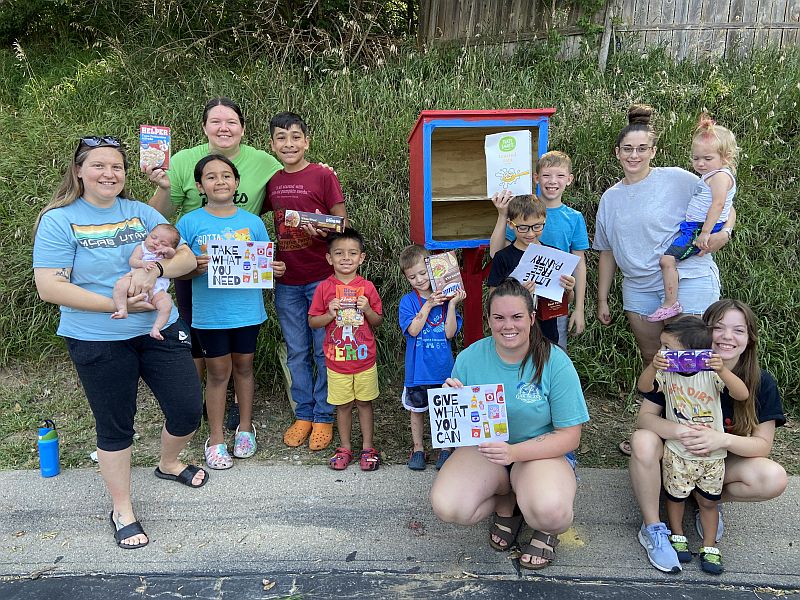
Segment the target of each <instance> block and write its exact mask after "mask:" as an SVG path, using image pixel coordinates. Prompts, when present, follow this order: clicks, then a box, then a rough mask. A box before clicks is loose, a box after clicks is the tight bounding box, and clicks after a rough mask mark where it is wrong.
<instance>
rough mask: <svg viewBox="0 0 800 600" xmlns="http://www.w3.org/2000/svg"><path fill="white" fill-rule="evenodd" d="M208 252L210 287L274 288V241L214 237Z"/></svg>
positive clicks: (209, 244)
mask: <svg viewBox="0 0 800 600" xmlns="http://www.w3.org/2000/svg"><path fill="white" fill-rule="evenodd" d="M206 252H208V287H210V288H227V289H242V290H249V289H255V288H270V289H271V288H272V287H273V286H274V280H273V277H272V258H273V256H274V249H273V243H272V242H238V241H235V240H212V241H210V242H208V246H207V247H206Z"/></svg>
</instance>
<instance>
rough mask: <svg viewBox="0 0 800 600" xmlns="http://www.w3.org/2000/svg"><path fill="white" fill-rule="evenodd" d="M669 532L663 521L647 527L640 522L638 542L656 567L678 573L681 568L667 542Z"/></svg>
mask: <svg viewBox="0 0 800 600" xmlns="http://www.w3.org/2000/svg"><path fill="white" fill-rule="evenodd" d="M670 533H672V532H671V531H670V530H669V529H667V526H666V525H664V523H661V522H659V523H653V524H652V525H648V526H647V527H645V526H644V523H642V526H641V527H640V528H639V543H640V544H641V545H642V547H644V549H645V550H647V558H648V560H649V561H650V564H651V565H653V566H654V567H655V568H656V569H658V570H659V571H664V572H665V573H680V572H681V571H682V570H683V569H682V568H681V563H680V561H679V560H678V554H677V553H676V552H675V548H673V547H672V544H670V543H669V535H670Z"/></svg>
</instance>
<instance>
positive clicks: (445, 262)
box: [425, 250, 464, 298]
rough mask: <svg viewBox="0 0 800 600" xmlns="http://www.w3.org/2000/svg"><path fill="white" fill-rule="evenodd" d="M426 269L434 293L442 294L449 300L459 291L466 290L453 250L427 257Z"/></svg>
mask: <svg viewBox="0 0 800 600" xmlns="http://www.w3.org/2000/svg"><path fill="white" fill-rule="evenodd" d="M425 267H426V268H427V269H428V278H430V280H431V289H432V290H433V291H434V292H442V294H444V295H445V296H447V297H448V298H452V297H453V296H455V295H456V292H457V291H458V290H459V289H464V281H463V280H462V279H461V269H460V268H459V266H458V258H456V253H455V252H453V251H452V250H451V251H450V252H442V253H441V254H432V255H430V256H426V257H425Z"/></svg>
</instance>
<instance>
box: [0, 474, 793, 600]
mask: <svg viewBox="0 0 800 600" xmlns="http://www.w3.org/2000/svg"><path fill="white" fill-rule="evenodd" d="M354 467H355V468H354ZM578 473H579V476H580V483H579V486H578V495H577V499H576V506H575V523H574V525H573V527H572V528H571V529H570V530H569V531H567V532H566V533H564V534H562V535H561V544H560V546H559V548H558V556H557V558H556V560H555V562H554V563H553V564H552V565H551V566H550V567H548V568H547V569H545V570H543V571H540V572H538V573H536V574H528V573H527V572H524V571H523V572H522V573H520V571H519V568H518V565H517V563H516V561H514V560H513V559H512V558H510V557H509V554H508V553H498V552H494V551H493V550H491V548H490V547H489V545H488V544H487V541H486V540H487V531H488V523H487V524H482V525H479V526H475V527H471V528H470V527H461V526H456V525H451V524H446V523H442V522H440V521H439V520H438V519H437V518H436V517H435V516H434V515H433V513H432V511H431V508H430V504H429V502H428V497H427V496H428V491H429V490H430V486H431V482H432V481H433V477H434V475H435V470H433V469H432V468H430V467H429V469H428V470H427V471H424V472H412V471H410V470H409V469H407V468H406V467H405V466H402V465H397V466H395V465H393V466H384V467H381V468H380V469H379V470H378V471H375V472H372V473H363V472H361V471H360V470H358V466H357V464H355V465H351V466H350V467H349V468H348V469H347V470H346V471H343V472H335V471H331V470H330V469H328V468H326V467H324V466H289V465H265V464H258V463H254V462H247V463H244V462H238V461H237V465H236V466H235V467H234V468H233V469H231V470H229V471H224V472H213V473H212V475H211V479H210V481H209V483H208V484H207V485H206V486H204V487H203V488H200V489H190V488H187V487H184V486H182V485H180V484H177V483H174V482H169V481H164V480H160V479H157V478H156V477H155V476H154V475H153V469H150V468H136V469H134V470H133V496H134V505H135V508H136V511H137V515H138V517H139V519H140V521H141V522H142V525H143V526H144V528H145V530H146V531H147V533H148V535H149V537H150V544H149V546H148V547H146V548H143V549H140V550H121V549H118V548H117V547H116V545H115V543H114V540H113V536H112V530H111V525H110V524H109V520H108V514H109V511H110V501H109V499H108V497H107V495H106V493H105V490H104V487H103V482H102V479H101V478H100V474H99V472H98V471H97V469H69V470H66V471H63V472H62V473H61V474H60V475H58V476H57V477H54V478H51V479H43V478H42V477H41V476H40V475H39V472H38V471H4V472H0V515H1V516H0V597H2V598H14V599H16V598H26V599H34V598H38V597H42V598H44V597H47V598H50V599H53V598H59V597H65V598H73V599H74V598H81V600H83V599H84V598H86V599H89V598H108V597H111V596H110V595H109V593H108V589H110V588H106V587H103V585H105V584H104V582H105V583H106V584H110V583H113V584H114V585H116V586H118V587H117V588H115V589H119V590H121V591H120V593H119V594H115V597H117V598H122V597H129V596H127V595H125V593H123V591H124V590H127V589H129V588H130V590H133V591H132V592H131V594H133V595H131V596H130V597H156V596H160V595H162V594H163V593H166V595H167V596H170V597H172V596H175V597H203V598H205V597H209V598H211V597H214V598H222V597H228V598H239V597H241V598H244V597H254V598H267V597H293V595H294V596H295V597H298V598H300V597H339V598H347V597H358V598H369V597H376V598H394V597H406V596H408V597H415V598H421V597H433V596H437V597H441V598H447V597H451V595H452V596H453V597H455V595H458V596H459V597H465V594H464V593H465V591H467V590H472V591H474V592H475V595H476V596H478V595H484V596H485V595H486V594H485V593H484V592H482V591H481V590H486V589H488V588H487V586H490V587H491V586H494V587H491V589H494V590H496V591H497V592H498V593H503V594H504V595H505V596H507V597H508V598H517V597H520V598H521V597H538V596H536V595H535V594H534V593H533V591H532V590H533V589H534V588H535V589H536V590H538V591H537V592H536V594H539V593H544V591H545V590H546V589H550V588H548V587H547V586H555V587H554V588H553V590H551V591H554V590H556V588H557V587H558V586H559V585H566V584H567V583H569V584H570V588H571V589H572V590H573V592H574V593H575V594H576V595H573V596H569V597H574V598H582V597H588V596H589V595H593V597H597V598H603V597H608V598H612V597H622V596H617V595H616V594H617V590H623V589H625V590H628V592H626V593H631V590H638V591H640V592H641V596H640V594H638V593H637V594H635V596H640V597H643V596H647V597H649V598H662V597H664V598H667V597H683V598H701V599H703V600H712V599H714V598H717V597H720V598H721V597H722V596H715V595H714V594H715V593H721V592H727V593H728V595H726V596H724V597H725V598H734V597H739V596H736V595H735V594H738V593H739V592H742V593H745V594H746V595H747V596H746V597H754V596H753V595H752V594H753V593H754V590H755V591H758V592H760V597H761V598H764V597H769V595H770V593H771V592H770V589H772V590H781V591H780V592H775V593H777V594H778V595H782V594H783V593H784V592H783V591H782V590H800V528H799V527H798V526H797V515H798V514H800V485H799V484H800V478H798V477H792V478H790V484H789V488H788V490H787V491H786V493H785V494H784V495H783V496H781V497H780V498H778V499H776V500H773V501H770V502H761V503H754V504H729V505H726V507H725V520H726V527H725V537H724V539H723V540H722V542H721V543H720V550H721V551H722V553H723V557H724V564H725V569H726V571H725V573H724V574H722V575H721V576H717V577H715V576H711V575H707V574H706V573H703V572H702V571H701V570H700V565H699V562H698V561H697V560H695V561H693V562H692V563H689V564H688V565H685V568H684V571H683V572H682V573H680V574H677V575H669V574H664V573H661V572H659V571H657V570H655V569H654V568H653V567H652V566H651V565H650V563H649V562H648V561H647V558H646V554H645V552H644V550H643V549H642V548H641V546H640V545H639V543H638V542H637V540H636V532H637V529H638V527H639V525H640V518H641V517H640V516H639V512H638V510H637V508H636V505H635V503H634V500H633V497H632V493H631V489H630V483H629V480H628V475H627V472H626V471H623V470H613V469H588V468H579V469H578ZM692 516H693V515H692V513H691V511H690V510H687V528H686V531H687V536H688V537H689V541H690V546H691V547H692V548H695V547H697V546H699V540H698V538H697V536H696V534H695V532H694V528H693V527H689V526H688V524H689V522H690V520H691V518H692ZM81 582H84V583H83V584H81ZM109 582H110V583H109ZM531 582H534V583H536V584H537V585H536V586H533V587H531V585H532V583H531ZM545 583H547V585H545ZM272 584H274V585H272ZM59 585H60V586H61V587H59V588H58V589H60V590H61V592H60V593H57V594H54V593H52V591H48V590H50V587H49V586H59ZM81 585H82V586H83V587H81V589H82V590H83V593H77V592H75V591H70V590H72V589H73V588H75V587H76V586H78V587H80V586H81ZM98 585H99V586H101V587H100V588H97V587H96V586H98ZM242 585H243V586H247V589H248V590H250V591H251V592H252V594H253V595H252V596H251V595H247V594H246V593H244V592H242V593H239V592H236V591H234V590H235V589H238V588H237V586H242ZM159 586H161V587H160V588H159ZM170 586H171V587H170ZM353 586H355V587H353ZM358 586H361V587H360V588H359V587H358ZM592 586H599V587H598V588H597V589H594V590H593V589H592ZM95 588H96V589H97V590H106V591H103V592H98V594H97V595H92V594H91V593H90V591H91V590H92V589H95ZM168 588H169V589H171V590H172V593H168V592H165V590H167V589H168ZM195 588H197V590H200V589H202V590H207V591H208V595H205V592H202V593H200V592H198V591H197V590H195V591H194V592H191V593H190V591H191V590H193V589H195ZM265 588H266V589H265ZM159 589H160V590H161V591H159V592H158V593H156V591H158V590H159ZM176 589H177V590H184V591H185V592H186V595H184V591H181V592H180V594H177V595H176V593H175V590H176ZM226 589H229V590H230V591H229V592H228V593H227V594H226V593H224V590H226ZM358 589H360V590H361V591H360V592H359V591H357V590H358ZM314 590H316V591H314ZM370 590H372V591H370ZM381 590H382V591H381ZM388 590H393V591H392V592H388ZM426 590H427V591H426ZM454 590H456V591H457V592H456V591H454ZM501 590H502V591H501ZM515 590H516V591H515ZM670 590H683V591H682V592H680V593H677V595H673V594H672V593H671V592H670ZM703 590H705V591H703ZM373 592H375V595H371V594H372V593H373ZM451 592H452V594H451ZM151 593H152V595H151ZM620 593H621V592H620ZM326 594H329V595H326ZM517 594H519V595H517ZM583 594H586V596H584V595H583ZM748 594H749V595H748ZM489 595H494V592H493V593H490V594H489ZM472 596H473V594H472V593H467V594H466V597H472ZM563 597H568V596H563ZM626 597H632V596H630V595H628V596H626ZM741 597H745V596H741Z"/></svg>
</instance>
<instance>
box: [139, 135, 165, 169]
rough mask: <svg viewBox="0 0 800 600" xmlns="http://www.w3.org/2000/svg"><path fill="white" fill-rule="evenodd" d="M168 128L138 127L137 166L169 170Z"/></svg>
mask: <svg viewBox="0 0 800 600" xmlns="http://www.w3.org/2000/svg"><path fill="white" fill-rule="evenodd" d="M169 146H170V134H169V127H162V126H160V125H141V126H140V127H139V166H140V167H141V168H145V167H153V168H154V169H155V168H158V169H165V170H166V169H168V168H169Z"/></svg>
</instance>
